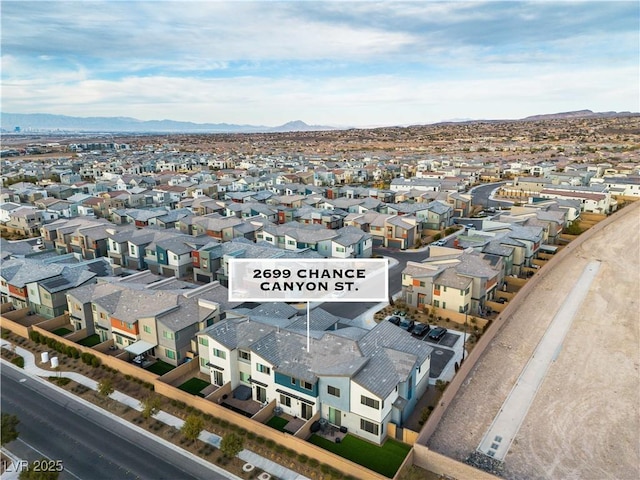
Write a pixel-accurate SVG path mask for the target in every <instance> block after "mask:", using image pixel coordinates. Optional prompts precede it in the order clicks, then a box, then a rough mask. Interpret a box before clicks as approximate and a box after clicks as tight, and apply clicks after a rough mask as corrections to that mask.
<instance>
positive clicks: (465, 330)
mask: <svg viewBox="0 0 640 480" xmlns="http://www.w3.org/2000/svg"><path fill="white" fill-rule="evenodd" d="M468 309H469V304H466V305H465V306H464V341H463V342H462V361H461V362H460V365H462V364H463V363H464V353H465V348H466V346H467V310H468Z"/></svg>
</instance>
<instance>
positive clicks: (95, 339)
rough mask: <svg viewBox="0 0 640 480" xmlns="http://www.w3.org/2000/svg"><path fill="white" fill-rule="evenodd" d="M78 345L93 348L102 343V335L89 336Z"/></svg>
mask: <svg viewBox="0 0 640 480" xmlns="http://www.w3.org/2000/svg"><path fill="white" fill-rule="evenodd" d="M78 343H79V344H80V345H84V346H85V347H93V346H95V345H97V344H99V343H100V335H98V334H97V333H94V334H93V335H89V336H88V337H87V338H83V339H82V340H80V341H79V342H78Z"/></svg>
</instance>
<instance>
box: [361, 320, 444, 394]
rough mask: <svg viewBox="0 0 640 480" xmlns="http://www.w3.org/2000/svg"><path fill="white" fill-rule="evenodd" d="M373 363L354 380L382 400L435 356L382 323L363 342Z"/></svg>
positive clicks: (412, 339) (369, 363)
mask: <svg viewBox="0 0 640 480" xmlns="http://www.w3.org/2000/svg"><path fill="white" fill-rule="evenodd" d="M358 346H359V347H360V349H361V350H362V353H363V355H365V356H367V357H369V359H370V361H369V362H368V363H367V364H366V366H365V367H364V368H363V369H362V370H360V371H359V372H358V374H357V375H356V376H355V377H354V378H353V380H354V381H355V382H356V383H358V384H359V385H361V386H362V387H364V388H366V389H367V390H369V391H370V392H371V393H373V394H375V395H377V396H378V397H380V398H386V397H387V396H388V395H389V394H390V393H391V391H392V390H393V389H395V387H396V385H397V384H398V383H400V382H403V381H406V380H407V378H408V377H409V375H411V373H412V372H413V370H414V368H415V367H416V366H417V365H421V364H422V363H423V362H424V361H425V360H426V359H427V358H428V357H430V356H431V353H432V352H433V348H432V347H430V346H429V344H427V343H426V342H422V341H420V340H417V339H415V338H413V337H412V336H411V334H410V333H408V332H406V331H405V330H403V329H402V328H398V327H397V326H396V325H393V324H392V323H391V322H380V323H379V324H378V325H376V326H375V327H374V328H373V329H372V330H370V331H369V333H368V334H367V335H365V336H364V337H363V338H362V339H361V340H360V341H359V342H358Z"/></svg>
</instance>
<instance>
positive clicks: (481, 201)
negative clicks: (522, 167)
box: [469, 182, 513, 208]
mask: <svg viewBox="0 0 640 480" xmlns="http://www.w3.org/2000/svg"><path fill="white" fill-rule="evenodd" d="M505 183H507V182H498V183H487V184H486V185H480V186H478V187H474V188H473V189H471V191H470V192H469V193H471V197H472V199H473V200H472V201H471V203H472V204H473V205H482V206H483V207H484V208H489V207H494V208H497V207H499V206H509V205H512V204H513V202H508V201H506V200H489V195H491V192H492V191H494V190H495V189H496V188H498V187H499V186H500V185H504V184H505Z"/></svg>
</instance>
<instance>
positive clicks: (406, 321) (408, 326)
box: [398, 318, 416, 332]
mask: <svg viewBox="0 0 640 480" xmlns="http://www.w3.org/2000/svg"><path fill="white" fill-rule="evenodd" d="M415 324H416V322H414V321H413V320H411V319H410V318H403V319H402V320H400V325H398V326H399V327H400V328H402V329H403V330H406V331H407V332H410V331H411V330H413V327H414V326H415Z"/></svg>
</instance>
